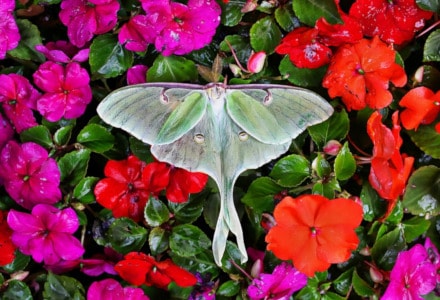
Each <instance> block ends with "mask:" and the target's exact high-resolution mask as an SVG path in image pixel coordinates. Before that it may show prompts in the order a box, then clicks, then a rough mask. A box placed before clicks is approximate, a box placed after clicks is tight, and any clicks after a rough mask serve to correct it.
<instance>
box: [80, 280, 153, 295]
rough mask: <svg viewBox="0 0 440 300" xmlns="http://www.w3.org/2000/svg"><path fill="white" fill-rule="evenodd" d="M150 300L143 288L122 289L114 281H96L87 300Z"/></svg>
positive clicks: (89, 291) (88, 292)
mask: <svg viewBox="0 0 440 300" xmlns="http://www.w3.org/2000/svg"><path fill="white" fill-rule="evenodd" d="M95 299H106V300H149V299H150V298H148V296H146V295H145V294H144V291H143V290H142V289H141V288H134V287H125V288H124V287H122V286H121V284H120V283H119V282H118V281H116V280H114V279H112V278H108V279H104V280H101V281H95V282H93V283H92V285H90V287H89V290H88V291H87V300H95Z"/></svg>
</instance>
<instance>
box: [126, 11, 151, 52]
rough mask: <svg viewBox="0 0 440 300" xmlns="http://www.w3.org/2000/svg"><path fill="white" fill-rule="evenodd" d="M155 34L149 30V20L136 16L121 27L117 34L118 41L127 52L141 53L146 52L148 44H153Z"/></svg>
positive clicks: (145, 17)
mask: <svg viewBox="0 0 440 300" xmlns="http://www.w3.org/2000/svg"><path fill="white" fill-rule="evenodd" d="M156 34H157V33H156V32H155V31H153V30H152V29H151V24H150V21H149V18H148V17H147V16H145V15H136V16H134V17H132V18H131V19H130V20H128V22H127V23H125V24H124V25H122V27H121V30H120V31H119V34H118V41H119V43H120V44H123V45H124V46H125V48H126V49H127V50H130V51H135V52H142V51H145V50H147V46H148V44H152V43H154V39H155V37H156Z"/></svg>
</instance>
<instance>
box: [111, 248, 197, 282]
mask: <svg viewBox="0 0 440 300" xmlns="http://www.w3.org/2000/svg"><path fill="white" fill-rule="evenodd" d="M115 271H116V272H117V273H118V274H119V276H121V278H122V279H124V280H125V281H127V282H128V283H130V284H133V285H137V286H139V285H141V284H145V285H148V286H152V285H153V286H156V287H158V288H161V289H165V290H166V289H167V287H168V285H169V284H170V283H171V282H172V281H174V282H175V283H176V284H177V285H178V286H180V287H190V286H193V285H195V284H196V283H197V277H196V276H194V275H193V274H192V273H190V272H188V271H187V270H185V269H183V268H181V267H179V266H177V265H176V264H174V263H173V261H172V260H171V259H166V260H164V261H156V260H155V259H154V258H153V257H152V256H149V255H146V254H144V253H141V252H130V253H128V254H127V255H125V257H124V259H123V260H121V261H120V262H118V263H117V264H116V266H115Z"/></svg>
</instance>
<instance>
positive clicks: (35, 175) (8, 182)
mask: <svg viewBox="0 0 440 300" xmlns="http://www.w3.org/2000/svg"><path fill="white" fill-rule="evenodd" d="M0 178H2V179H3V183H4V186H5V189H6V191H7V192H8V193H9V195H10V196H11V198H12V199H14V200H15V201H16V202H17V203H18V204H20V205H21V206H23V207H24V208H27V209H31V208H32V207H34V206H35V205H36V204H39V203H47V204H53V203H56V202H57V201H59V200H60V199H61V191H60V189H59V184H60V171H59V169H58V165H57V163H56V161H55V160H54V159H53V158H50V157H49V155H48V153H47V151H46V149H44V148H43V147H41V146H40V145H38V144H35V143H32V142H28V143H24V144H21V145H20V144H18V143H17V142H15V141H9V142H8V143H7V144H6V146H5V147H4V148H3V150H2V152H1V155H0Z"/></svg>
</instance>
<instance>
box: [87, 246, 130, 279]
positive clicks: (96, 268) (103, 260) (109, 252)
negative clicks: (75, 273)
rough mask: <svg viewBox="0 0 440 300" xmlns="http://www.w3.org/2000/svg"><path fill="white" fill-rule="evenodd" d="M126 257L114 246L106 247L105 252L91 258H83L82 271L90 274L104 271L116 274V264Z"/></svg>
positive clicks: (98, 273) (97, 274) (95, 274)
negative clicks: (114, 248) (113, 247)
mask: <svg viewBox="0 0 440 300" xmlns="http://www.w3.org/2000/svg"><path fill="white" fill-rule="evenodd" d="M123 258H124V257H123V256H122V255H121V254H119V253H118V252H116V251H115V250H113V249H112V248H104V254H101V253H98V254H95V255H93V256H92V257H91V258H85V259H82V260H81V271H82V272H84V274H87V275H89V276H99V275H101V274H103V273H107V274H112V275H116V274H117V273H116V271H115V268H114V267H115V264H116V263H117V262H118V261H120V260H122V259H123Z"/></svg>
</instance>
